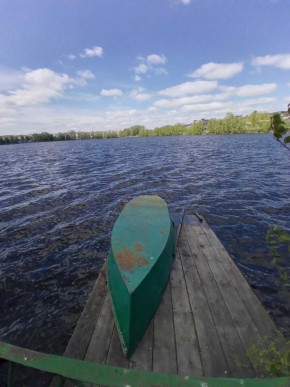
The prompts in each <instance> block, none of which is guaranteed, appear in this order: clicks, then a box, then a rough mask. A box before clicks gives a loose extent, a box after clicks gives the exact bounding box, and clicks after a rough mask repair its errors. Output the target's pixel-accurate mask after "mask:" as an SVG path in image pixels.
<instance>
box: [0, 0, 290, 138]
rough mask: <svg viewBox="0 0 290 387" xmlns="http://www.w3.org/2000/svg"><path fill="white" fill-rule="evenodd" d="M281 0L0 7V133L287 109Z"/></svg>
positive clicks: (32, 0)
mask: <svg viewBox="0 0 290 387" xmlns="http://www.w3.org/2000/svg"><path fill="white" fill-rule="evenodd" d="M289 15H290V1H289V0H71V1H69V0H57V1H56V0H49V1H48V0H47V1H39V0H26V1H20V0H17V1H16V0H9V1H7V0H0V135H1V134H20V133H32V132H40V131H49V132H51V133H53V132H59V131H67V130H84V131H87V130H88V131H89V130H118V129H122V128H125V127H129V126H131V125H135V124H140V125H144V126H145V127H147V128H149V129H150V128H154V127H156V126H161V125H165V124H174V123H177V122H181V123H190V122H192V121H193V120H197V119H201V118H212V117H224V116H225V115H226V113H228V112H232V113H234V114H242V115H245V114H248V113H250V112H252V111H253V110H258V111H268V112H272V111H277V110H286V107H287V104H288V103H289V102H290V40H289V37H290V19H289Z"/></svg>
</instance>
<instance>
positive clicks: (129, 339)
mask: <svg viewBox="0 0 290 387" xmlns="http://www.w3.org/2000/svg"><path fill="white" fill-rule="evenodd" d="M174 253H175V228H174V225H173V223H172V221H171V219H170V216H169V212H168V208H167V205H166V203H165V202H164V201H163V200H162V199H161V198H160V197H158V196H148V195H144V196H140V197H138V198H136V199H134V200H132V201H131V202H129V203H128V204H127V205H126V207H125V208H124V210H123V211H122V213H121V214H120V216H119V218H118V219H117V221H116V223H115V225H114V228H113V231H112V243H111V249H110V252H109V256H108V265H107V270H108V273H107V275H108V288H109V293H110V297H111V303H112V310H113V314H114V317H115V322H116V326H117V329H118V332H119V337H120V340H121V344H122V347H123V352H124V354H125V355H126V356H131V354H132V353H133V352H134V350H135V349H136V347H137V345H138V343H139V342H140V340H141V338H142V336H143V334H144V333H145V330H146V328H147V326H148V325H149V323H150V321H151V319H152V317H153V314H154V312H155V311H156V309H157V307H158V305H159V303H160V300H161V297H162V294H163V291H164V289H165V287H166V284H167V281H168V278H169V275H170V271H171V268H172V263H173V258H174Z"/></svg>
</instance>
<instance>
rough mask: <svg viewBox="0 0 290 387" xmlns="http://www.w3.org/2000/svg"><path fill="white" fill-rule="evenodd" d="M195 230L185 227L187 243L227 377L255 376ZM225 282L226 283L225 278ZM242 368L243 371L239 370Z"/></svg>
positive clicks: (207, 250)
mask: <svg viewBox="0 0 290 387" xmlns="http://www.w3.org/2000/svg"><path fill="white" fill-rule="evenodd" d="M198 229H200V225H199V224H196V225H185V232H186V236H187V239H188V243H189V246H190V249H191V251H192V252H194V253H195V255H196V259H195V262H196V266H197V270H198V272H199V275H200V278H201V280H202V283H203V287H204V291H205V295H206V297H207V300H208V304H209V307H210V310H211V313H212V316H213V320H214V323H215V326H216V329H217V332H218V335H219V338H220V342H221V345H222V347H223V350H224V354H225V357H226V360H227V364H228V367H229V376H236V377H244V376H249V377H250V376H254V373H253V369H252V367H251V365H250V362H249V360H248V357H247V356H246V353H245V348H244V346H243V342H242V341H241V338H240V336H239V333H238V332H237V329H236V326H235V323H234V321H233V319H232V317H231V314H230V311H229V309H228V305H227V303H226V302H225V299H224V298H223V294H222V293H221V291H220V288H219V286H218V283H217V280H216V278H215V275H214V274H216V275H219V272H215V273H212V270H211V267H210V265H209V262H208V259H209V256H208V255H207V254H209V253H210V251H209V246H208V245H207V244H206V245H203V244H202V243H201V244H199V241H198V239H197V236H196V233H195V232H198ZM204 251H206V254H204ZM224 280H225V281H226V278H224ZM241 316H242V315H240V317H241ZM249 335H251V334H250V332H249ZM241 364H243V365H244V367H241Z"/></svg>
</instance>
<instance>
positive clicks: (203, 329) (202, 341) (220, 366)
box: [179, 225, 229, 376]
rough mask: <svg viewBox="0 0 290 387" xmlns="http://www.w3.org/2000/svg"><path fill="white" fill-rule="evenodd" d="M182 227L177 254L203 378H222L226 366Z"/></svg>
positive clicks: (226, 369)
mask: <svg viewBox="0 0 290 387" xmlns="http://www.w3.org/2000/svg"><path fill="white" fill-rule="evenodd" d="M184 227H185V225H183V227H182V230H183V232H182V233H181V235H180V239H179V241H180V245H179V253H180V258H181V262H182V266H183V271H184V277H185V281H186V286H187V289H188V296H189V301H190V306H191V310H192V311H193V313H194V320H195V326H196V332H197V338H198V341H199V348H200V352H201V359H202V364H203V367H204V373H205V376H224V375H225V374H226V373H228V371H229V370H228V365H227V362H226V360H225V356H224V353H223V349H222V347H221V344H220V341H219V336H218V334H217V331H216V327H215V324H214V321H213V318H212V315H211V311H210V309H209V306H208V303H207V299H206V296H205V293H204V289H203V285H202V282H201V279H200V277H199V274H198V271H197V269H196V265H195V260H196V255H195V254H194V253H193V254H192V252H191V250H190V248H189V245H188V241H187V238H186V235H185V233H184Z"/></svg>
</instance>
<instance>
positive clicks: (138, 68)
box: [134, 63, 149, 74]
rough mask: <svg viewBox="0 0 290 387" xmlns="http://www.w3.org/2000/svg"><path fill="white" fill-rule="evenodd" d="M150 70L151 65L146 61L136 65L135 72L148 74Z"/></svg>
mask: <svg viewBox="0 0 290 387" xmlns="http://www.w3.org/2000/svg"><path fill="white" fill-rule="evenodd" d="M148 71H149V67H148V66H147V65H146V64H145V63H140V64H139V65H138V66H136V67H134V72H135V73H136V74H146V73H147V72H148Z"/></svg>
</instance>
